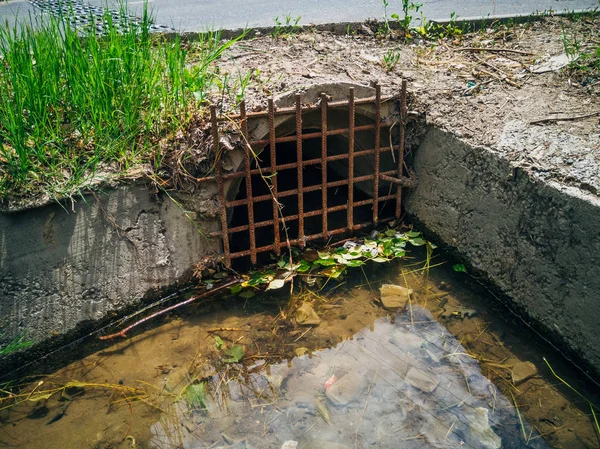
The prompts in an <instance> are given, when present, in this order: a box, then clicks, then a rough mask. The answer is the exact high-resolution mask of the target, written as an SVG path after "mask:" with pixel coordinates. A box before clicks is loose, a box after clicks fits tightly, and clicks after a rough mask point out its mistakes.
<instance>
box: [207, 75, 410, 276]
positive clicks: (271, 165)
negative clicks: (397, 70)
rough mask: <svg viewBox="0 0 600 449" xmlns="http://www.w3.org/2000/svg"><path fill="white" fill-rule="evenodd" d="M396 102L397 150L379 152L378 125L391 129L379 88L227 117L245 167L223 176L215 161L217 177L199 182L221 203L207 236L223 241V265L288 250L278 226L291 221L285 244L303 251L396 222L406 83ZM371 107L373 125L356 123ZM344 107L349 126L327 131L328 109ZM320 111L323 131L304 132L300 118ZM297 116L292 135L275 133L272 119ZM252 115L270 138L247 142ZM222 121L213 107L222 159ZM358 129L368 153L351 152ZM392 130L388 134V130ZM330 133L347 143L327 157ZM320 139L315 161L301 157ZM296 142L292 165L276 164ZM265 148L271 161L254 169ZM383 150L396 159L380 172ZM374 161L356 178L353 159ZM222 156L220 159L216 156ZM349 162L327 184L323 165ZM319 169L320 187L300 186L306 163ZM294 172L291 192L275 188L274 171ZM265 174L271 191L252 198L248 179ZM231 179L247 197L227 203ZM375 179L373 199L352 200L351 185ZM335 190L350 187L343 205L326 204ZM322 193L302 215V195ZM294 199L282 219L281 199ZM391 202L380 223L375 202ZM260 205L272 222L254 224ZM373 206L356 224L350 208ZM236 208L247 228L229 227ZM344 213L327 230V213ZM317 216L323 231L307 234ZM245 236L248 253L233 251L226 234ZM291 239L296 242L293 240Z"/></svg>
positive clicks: (403, 180)
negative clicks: (370, 134) (265, 232)
mask: <svg viewBox="0 0 600 449" xmlns="http://www.w3.org/2000/svg"><path fill="white" fill-rule="evenodd" d="M395 98H398V96H395V97H392V98H385V99H383V100H390V99H395ZM399 99H400V122H399V142H398V145H396V146H390V145H385V146H384V147H383V148H382V146H381V142H380V136H381V129H382V127H387V128H390V127H391V126H393V125H382V123H381V105H382V97H381V87H380V86H379V85H376V86H375V97H372V98H365V99H359V100H356V99H355V98H354V89H353V88H350V91H349V95H348V100H347V101H337V102H329V101H328V98H327V95H326V94H324V93H323V94H321V95H320V101H319V102H318V103H317V104H315V105H304V106H303V105H302V98H301V95H300V94H297V95H296V98H295V100H296V104H295V107H291V108H281V109H276V108H275V106H274V103H273V100H272V99H271V100H269V103H268V109H267V111H262V112H250V113H248V112H246V106H245V102H243V101H242V103H241V105H240V114H239V115H237V116H234V117H229V118H227V120H231V119H235V120H237V121H238V123H239V127H240V130H241V134H242V138H243V141H244V142H245V143H246V144H245V145H244V147H245V149H244V163H243V166H242V170H240V171H237V172H233V173H223V167H222V164H221V162H220V160H217V163H216V175H215V176H209V177H206V178H202V179H201V181H213V182H214V181H216V183H217V189H218V198H219V205H220V219H221V231H220V232H215V233H213V234H211V235H212V236H218V237H221V238H222V242H223V253H224V257H225V264H226V266H227V267H230V266H231V261H232V259H236V258H240V257H246V256H250V259H251V262H252V264H256V263H257V255H258V254H259V253H262V252H269V251H274V252H275V253H276V254H277V255H280V253H281V249H282V248H283V247H285V246H287V241H285V239H284V241H283V242H282V241H281V236H280V229H281V227H282V225H284V224H285V225H288V224H289V223H290V222H293V221H297V222H298V223H297V228H298V233H297V235H296V236H289V243H290V244H292V245H297V246H299V247H301V248H302V247H304V246H305V245H306V242H308V241H311V240H317V239H328V238H330V237H332V236H335V235H339V234H344V233H352V232H353V231H356V230H359V229H363V228H367V227H371V226H377V224H380V223H382V222H384V221H389V220H392V219H394V218H395V219H398V218H400V210H401V201H402V195H401V194H402V186H403V185H405V184H406V183H407V179H406V178H404V177H403V176H402V171H403V170H402V168H403V166H404V140H405V125H406V115H407V112H406V111H407V109H406V81H403V82H402V88H401V91H400V95H399ZM368 103H370V104H374V106H375V120H374V123H373V124H367V125H360V126H356V125H355V118H356V109H355V108H356V106H357V105H359V104H368ZM340 107H344V108H345V107H347V108H348V122H349V123H348V126H347V127H345V128H341V129H331V130H330V129H328V123H327V119H328V111H329V110H330V109H333V108H340ZM319 109H320V111H321V130H320V131H318V132H309V133H304V132H303V114H304V113H306V112H309V111H311V112H312V111H318V110H319ZM282 115H287V116H295V120H296V128H295V135H291V136H290V135H288V136H280V137H278V136H277V135H276V126H275V117H276V116H282ZM255 117H267V118H268V125H269V137H268V139H264V140H255V141H249V140H248V139H249V134H248V119H249V118H255ZM222 120H225V118H219V117H217V109H216V106H212V107H211V121H212V139H213V142H214V144H215V148H214V150H215V151H216V154H217V155H220V153H219V148H218V145H219V144H218V142H219V122H220V121H222ZM360 131H374V133H375V139H374V140H375V142H374V146H373V148H371V149H368V150H360V151H355V136H356V133H357V132H360ZM390 132H391V130H390ZM334 135H344V136H347V140H348V151H347V152H345V153H343V154H328V148H327V137H328V136H334ZM315 138H317V139H318V138H320V139H321V155H320V157H319V158H313V159H308V160H305V159H304V157H303V156H304V155H303V143H304V141H305V140H307V139H315ZM290 142H295V143H296V161H295V162H291V163H286V164H278V163H277V157H276V148H277V145H278V144H281V143H290ZM265 145H269V147H270V160H269V161H268V164H262V166H261V165H260V164H259V161H258V159H255V160H254V162H255V164H256V168H252V162H253V159H254V151H252V149H253V148H261V147H264V146H265ZM386 151H392V152H397V153H396V155H395V162H396V167H395V169H394V170H388V171H380V156H381V154H382V153H384V152H386ZM370 155H372V156H373V158H374V170H373V173H372V174H368V175H363V176H355V160H356V158H357V157H359V156H370ZM218 158H220V156H218ZM345 159H347V161H348V179H344V180H338V181H329V180H328V176H327V163H328V162H331V161H339V160H345ZM315 164H316V165H320V168H321V183H320V184H318V185H310V186H305V185H304V176H303V169H304V168H305V167H308V166H310V165H315ZM289 169H296V173H297V188H295V189H289V190H285V191H279V190H278V179H277V173H278V172H279V171H281V170H289ZM256 175H259V176H265V175H268V176H269V183H270V193H269V194H266V195H258V196H253V194H252V193H253V192H252V176H256ZM234 178H245V188H246V198H242V199H236V200H234V201H228V200H227V198H226V195H225V181H226V180H229V179H234ZM368 180H372V181H373V198H372V199H371V198H369V199H366V200H364V199H363V200H358V201H355V198H354V186H355V184H356V183H359V182H363V181H368ZM380 181H383V182H386V183H391V184H392V185H395V186H396V188H395V191H392V189H390V193H389V194H387V195H383V196H380V195H379V183H380ZM339 186H347V188H348V200H347V203H346V204H343V205H336V206H329V205H328V203H327V201H328V197H327V192H328V189H331V188H333V187H339ZM318 190H321V207H320V208H319V209H317V210H311V211H305V205H304V194H305V193H308V192H314V191H318ZM293 195H296V196H297V197H298V202H297V205H298V212H297V213H296V214H293V215H286V216H283V214H282V212H281V210H280V206H279V200H280V199H281V198H284V197H288V196H293ZM390 200H393V201H395V214H394V217H390V218H386V219H380V217H379V216H378V215H379V203H380V202H385V201H390ZM264 201H270V202H271V203H272V209H273V218H272V219H269V220H264V221H259V222H256V221H255V216H254V204H256V203H259V202H264ZM369 204H371V205H372V209H373V214H372V219H371V221H368V222H364V223H354V209H355V208H358V207H361V206H366V205H369ZM237 206H246V207H247V210H248V213H247V215H248V224H246V225H242V226H235V227H229V225H228V219H227V216H228V214H227V210H228V209H229V208H234V207H237ZM344 209H346V210H347V222H346V225H345V226H343V227H339V228H335V229H329V228H328V218H327V217H328V214H331V213H334V212H337V211H342V210H344ZM315 216H321V217H322V227H321V232H319V233H316V234H311V235H305V231H306V230H305V220H306V219H307V218H309V217H315ZM265 227H272V228H273V233H274V238H273V243H272V244H269V245H265V246H261V247H257V244H256V232H257V230H260V229H261V228H265ZM246 231H247V232H248V239H249V249H247V250H243V251H237V252H231V249H230V248H231V242H230V236H231V235H232V234H235V233H239V232H246ZM292 237H294V238H292Z"/></svg>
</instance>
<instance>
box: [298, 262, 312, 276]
mask: <svg viewBox="0 0 600 449" xmlns="http://www.w3.org/2000/svg"><path fill="white" fill-rule="evenodd" d="M310 267H311V265H310V262H307V261H305V260H303V261H302V262H300V266H299V267H298V268H296V271H297V272H298V273H306V272H307V271H308V270H310Z"/></svg>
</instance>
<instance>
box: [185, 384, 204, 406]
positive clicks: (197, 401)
mask: <svg viewBox="0 0 600 449" xmlns="http://www.w3.org/2000/svg"><path fill="white" fill-rule="evenodd" d="M185 398H186V399H187V401H188V404H189V405H190V407H196V408H198V407H199V408H206V382H200V383H199V384H192V385H190V386H188V388H187V390H186V392H185Z"/></svg>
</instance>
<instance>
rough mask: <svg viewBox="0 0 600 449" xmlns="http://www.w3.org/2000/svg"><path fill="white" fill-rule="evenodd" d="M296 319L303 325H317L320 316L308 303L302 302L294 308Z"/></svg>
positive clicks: (319, 321)
mask: <svg viewBox="0 0 600 449" xmlns="http://www.w3.org/2000/svg"><path fill="white" fill-rule="evenodd" d="M296 321H297V322H298V324H302V325H304V326H318V325H319V324H320V323H321V318H319V315H317V312H315V311H314V309H313V308H312V306H311V305H310V304H308V303H306V302H303V303H302V305H301V306H300V307H298V308H297V309H296Z"/></svg>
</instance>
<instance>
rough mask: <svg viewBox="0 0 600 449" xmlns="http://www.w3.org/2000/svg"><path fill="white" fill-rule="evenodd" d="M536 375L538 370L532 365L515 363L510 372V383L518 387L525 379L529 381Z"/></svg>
mask: <svg viewBox="0 0 600 449" xmlns="http://www.w3.org/2000/svg"><path fill="white" fill-rule="evenodd" d="M537 373H538V369H537V367H536V366H535V365H534V364H533V363H531V362H517V363H515V366H513V368H512V370H511V371H510V376H511V378H512V383H513V384H515V385H519V384H522V383H523V382H525V381H526V380H527V379H531V378H532V377H533V376H535V375H537Z"/></svg>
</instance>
